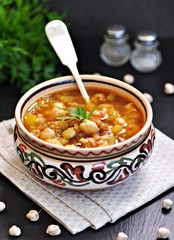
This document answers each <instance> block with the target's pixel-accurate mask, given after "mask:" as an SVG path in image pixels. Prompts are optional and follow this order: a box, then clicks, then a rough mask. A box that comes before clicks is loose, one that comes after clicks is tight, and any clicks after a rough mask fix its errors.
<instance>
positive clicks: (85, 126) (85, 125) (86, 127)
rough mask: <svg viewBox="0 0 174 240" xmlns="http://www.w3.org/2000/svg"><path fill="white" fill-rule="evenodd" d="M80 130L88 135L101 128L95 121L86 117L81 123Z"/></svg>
mask: <svg viewBox="0 0 174 240" xmlns="http://www.w3.org/2000/svg"><path fill="white" fill-rule="evenodd" d="M80 130H81V131H82V132H83V133H85V134H87V135H92V134H95V133H97V132H98V130H99V128H98V126H97V124H96V123H95V122H92V121H90V120H88V119H85V120H83V122H82V123H81V124H80Z"/></svg>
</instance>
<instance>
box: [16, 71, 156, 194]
mask: <svg viewBox="0 0 174 240" xmlns="http://www.w3.org/2000/svg"><path fill="white" fill-rule="evenodd" d="M82 79H83V81H84V84H85V85H86V86H89V85H90V86H96V84H97V86H99V87H100V88H101V87H102V88H108V89H115V90H117V91H120V92H121V93H122V94H123V95H130V96H131V97H132V98H133V101H135V102H136V104H138V106H139V107H140V108H141V110H142V112H143V114H144V116H145V119H146V121H145V124H144V127H143V128H142V129H141V130H140V131H139V132H138V133H137V134H136V135H134V136H133V137H131V138H129V139H127V140H125V141H123V142H121V143H118V144H115V145H110V146H107V147H98V148H84V149H72V148H65V147H58V146H54V145H52V144H50V143H47V142H44V141H42V140H40V139H38V138H36V137H34V136H33V135H32V134H31V133H29V132H28V131H27V130H26V129H25V127H24V125H23V123H22V119H23V116H24V113H25V111H26V110H27V108H28V107H29V106H30V105H31V104H32V103H33V102H34V101H35V100H36V99H38V98H39V97H40V96H43V95H45V94H47V93H51V92H54V91H57V90H59V89H61V90H62V89H66V88H72V86H75V85H76V83H75V82H74V79H73V77H72V76H66V77H61V78H57V79H52V80H49V81H46V82H44V83H41V84H39V85H37V86H36V87H34V88H32V89H31V90H29V91H28V92H27V93H26V94H24V96H23V97H22V98H21V99H20V101H19V102H18V104H17V107H16V111H15V119H16V128H15V132H14V144H15V149H16V151H17V154H18V156H19V158H20V159H21V160H22V162H23V164H24V165H25V166H26V167H27V168H28V169H29V170H30V171H31V172H32V173H34V175H35V176H36V177H39V178H40V179H42V180H44V181H46V182H48V183H51V184H54V185H56V186H59V187H63V188H66V189H74V190H85V189H88V190H90V189H102V188H107V187H111V186H114V185H117V184H118V183H121V182H123V181H125V180H126V179H129V178H130V177H131V176H132V175H134V174H135V173H136V172H137V171H138V170H139V169H140V168H141V166H143V165H144V163H146V162H147V160H148V159H149V157H150V155H151V153H152V151H153V146H154V139H155V133H154V127H153V125H152V109H151V106H150V104H149V102H148V101H147V99H146V98H145V97H144V96H143V94H142V93H140V92H139V91H138V90H137V89H135V88H133V87H132V86H130V85H128V84H126V83H124V82H121V81H119V80H116V79H112V78H108V77H103V76H94V75H82Z"/></svg>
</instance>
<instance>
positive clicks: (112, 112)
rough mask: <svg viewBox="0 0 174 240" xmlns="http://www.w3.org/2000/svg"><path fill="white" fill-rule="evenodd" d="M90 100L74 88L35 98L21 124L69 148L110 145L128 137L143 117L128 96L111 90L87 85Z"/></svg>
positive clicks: (139, 125)
mask: <svg viewBox="0 0 174 240" xmlns="http://www.w3.org/2000/svg"><path fill="white" fill-rule="evenodd" d="M87 91H88V95H89V97H90V103H85V102H84V100H83V98H82V96H81V93H80V92H79V90H78V89H70V90H64V91H58V92H54V93H51V94H50V95H46V96H43V97H42V98H39V99H38V100H37V101H36V102H34V103H33V104H32V106H30V107H29V109H28V110H27V112H25V114H24V120H23V121H24V126H25V127H26V128H27V130H28V131H29V132H30V133H31V134H33V135H34V136H36V137H38V138H40V139H41V140H43V141H46V142H48V143H51V144H54V145H57V146H62V147H71V148H95V147H105V146H109V145H113V144H116V143H119V142H122V141H125V140H126V139H128V138H130V137H132V136H133V135H135V134H136V133H137V132H139V131H140V129H141V128H142V127H143V125H144V122H145V119H144V117H143V114H142V112H141V110H140V109H139V108H138V107H137V106H136V104H135V103H134V102H132V101H131V99H128V98H126V97H125V96H124V97H123V96H121V95H120V94H119V93H116V92H114V91H113V92H112V91H111V90H105V89H98V88H87Z"/></svg>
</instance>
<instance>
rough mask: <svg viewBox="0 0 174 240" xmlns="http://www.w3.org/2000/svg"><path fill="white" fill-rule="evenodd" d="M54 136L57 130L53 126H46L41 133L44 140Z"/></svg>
mask: <svg viewBox="0 0 174 240" xmlns="http://www.w3.org/2000/svg"><path fill="white" fill-rule="evenodd" d="M54 137H55V132H54V131H53V130H52V129H51V128H45V129H44V130H43V131H42V132H41V134H40V139H42V140H46V139H52V138H54Z"/></svg>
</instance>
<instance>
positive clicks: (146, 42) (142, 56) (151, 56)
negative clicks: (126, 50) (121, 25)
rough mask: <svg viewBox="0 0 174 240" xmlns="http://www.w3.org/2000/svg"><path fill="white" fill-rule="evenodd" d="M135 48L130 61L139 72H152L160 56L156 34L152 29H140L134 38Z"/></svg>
mask: <svg viewBox="0 0 174 240" xmlns="http://www.w3.org/2000/svg"><path fill="white" fill-rule="evenodd" d="M134 45H135V49H134V50H133V51H132V54H131V59H130V63H131V65H132V66H133V67H134V68H135V69H136V70H138V71H139V72H144V73H145V72H152V71H154V70H156V69H157V68H158V67H159V66H160V64H161V62H162V57H161V53H160V51H159V50H158V49H157V47H158V46H159V42H158V36H157V34H156V33H155V32H153V31H141V32H139V33H138V34H137V37H136V40H135V43H134Z"/></svg>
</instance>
